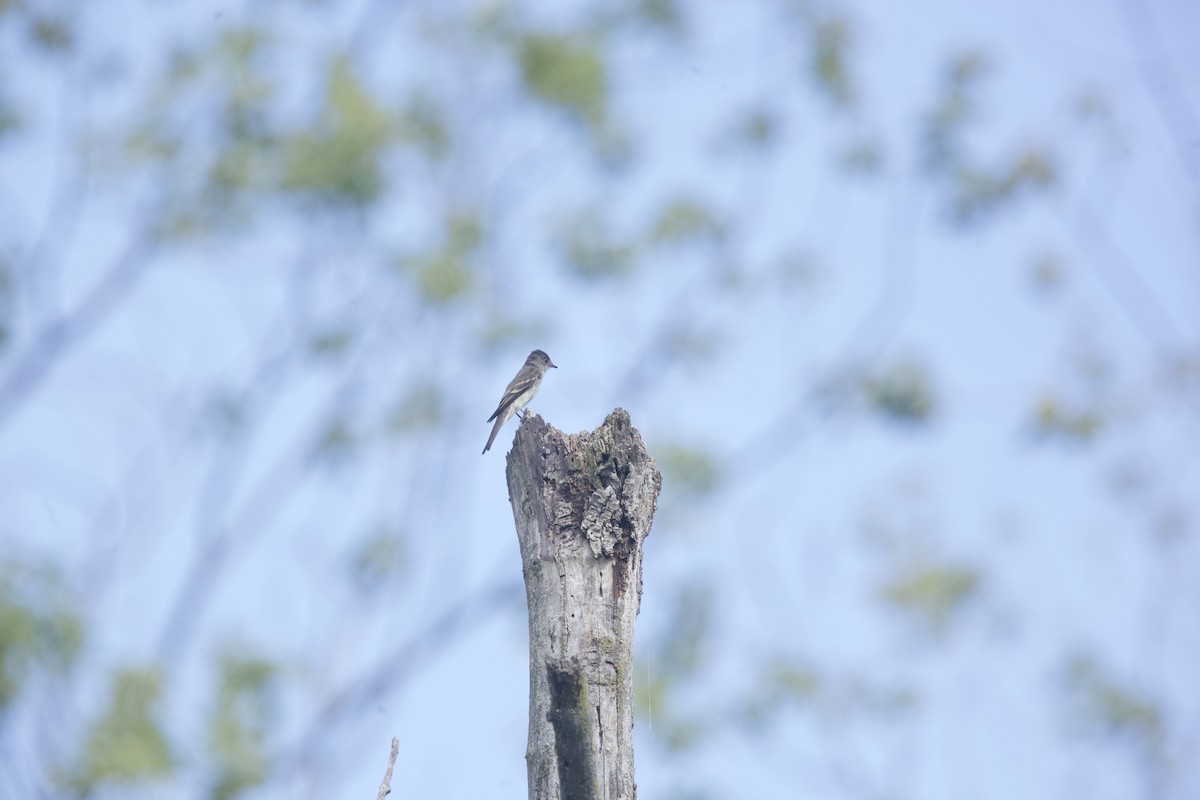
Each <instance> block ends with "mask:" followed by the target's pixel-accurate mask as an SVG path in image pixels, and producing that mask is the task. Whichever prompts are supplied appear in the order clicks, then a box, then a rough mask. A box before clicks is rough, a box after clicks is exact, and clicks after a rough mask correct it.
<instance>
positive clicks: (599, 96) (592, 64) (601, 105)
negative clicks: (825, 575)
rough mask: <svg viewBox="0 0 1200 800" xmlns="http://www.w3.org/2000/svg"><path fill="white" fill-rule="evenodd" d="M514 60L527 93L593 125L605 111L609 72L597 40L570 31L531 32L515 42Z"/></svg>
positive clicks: (601, 121) (597, 124)
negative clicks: (565, 32)
mask: <svg viewBox="0 0 1200 800" xmlns="http://www.w3.org/2000/svg"><path fill="white" fill-rule="evenodd" d="M517 62H518V64H519V65H520V68H521V75H522V77H523V78H524V80H525V85H526V87H527V88H528V89H529V91H530V93H531V94H532V95H533V96H534V97H536V98H538V99H539V100H541V101H542V102H544V103H547V104H548V105H551V106H555V107H558V108H561V109H562V110H564V111H566V112H567V113H568V114H570V115H571V116H572V117H573V118H575V119H577V120H579V121H580V122H584V123H586V124H587V125H589V126H590V127H592V128H595V129H599V128H601V127H603V125H604V122H605V120H606V117H607V113H608V75H607V67H606V66H605V62H604V54H603V52H602V51H601V48H600V44H599V43H598V42H596V41H594V40H592V39H591V38H590V37H585V36H580V35H571V34H559V35H555V34H550V33H530V34H527V35H525V36H523V37H522V38H521V39H520V41H519V42H518V43H517Z"/></svg>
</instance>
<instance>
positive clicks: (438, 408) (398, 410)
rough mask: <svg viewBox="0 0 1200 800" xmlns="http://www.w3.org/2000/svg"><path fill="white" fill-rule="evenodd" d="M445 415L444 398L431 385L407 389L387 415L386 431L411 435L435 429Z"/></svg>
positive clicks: (440, 392)
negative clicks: (414, 432) (415, 432)
mask: <svg viewBox="0 0 1200 800" xmlns="http://www.w3.org/2000/svg"><path fill="white" fill-rule="evenodd" d="M445 415H446V397H445V394H444V393H443V392H442V390H441V388H440V387H438V386H437V385H435V384H433V383H423V384H418V385H416V386H412V387H409V388H408V389H407V390H406V391H405V392H404V395H403V396H402V397H401V398H400V399H399V400H398V401H397V402H396V404H395V406H394V407H393V409H392V410H391V412H390V413H389V415H388V423H387V427H388V431H389V432H391V433H394V434H404V433H411V432H413V431H419V430H427V429H429V428H434V427H437V425H438V424H439V423H440V422H441V421H442V419H444V417H445Z"/></svg>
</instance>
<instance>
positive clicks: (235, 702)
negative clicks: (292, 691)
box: [208, 650, 277, 800]
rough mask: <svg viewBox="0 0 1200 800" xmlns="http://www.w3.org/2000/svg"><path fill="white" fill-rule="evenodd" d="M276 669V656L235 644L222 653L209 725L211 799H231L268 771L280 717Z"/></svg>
mask: <svg viewBox="0 0 1200 800" xmlns="http://www.w3.org/2000/svg"><path fill="white" fill-rule="evenodd" d="M276 672H277V670H276V667H275V665H274V664H273V663H272V662H270V661H268V660H265V659H260V658H251V657H247V656H245V655H244V654H241V653H235V652H234V651H232V650H230V651H227V652H226V653H225V654H224V655H223V656H222V658H221V664H220V683H219V688H218V693H217V704H216V707H215V708H214V709H213V712H212V715H211V717H210V720H209V730H208V743H209V751H210V752H211V753H212V756H213V762H214V767H215V772H216V779H215V781H214V784H213V789H212V794H211V797H212V798H213V800H231V799H232V798H234V797H236V796H237V795H238V794H240V793H241V792H243V791H245V790H246V789H248V788H251V787H254V786H257V785H259V784H260V783H262V782H263V781H264V780H265V779H266V778H267V776H268V774H269V772H270V762H269V759H268V755H267V747H266V745H267V734H268V733H269V732H270V731H271V730H272V728H273V726H274V723H275V720H276V717H277V709H276V703H275V698H274V693H273V689H274V681H275V676H276Z"/></svg>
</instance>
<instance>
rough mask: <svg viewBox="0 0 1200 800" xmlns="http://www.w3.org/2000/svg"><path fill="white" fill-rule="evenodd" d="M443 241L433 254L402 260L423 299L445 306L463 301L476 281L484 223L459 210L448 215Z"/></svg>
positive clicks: (402, 264)
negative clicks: (475, 258)
mask: <svg viewBox="0 0 1200 800" xmlns="http://www.w3.org/2000/svg"><path fill="white" fill-rule="evenodd" d="M445 225H446V227H445V231H444V235H443V238H442V241H441V242H440V243H439V244H438V245H436V246H435V247H434V248H433V249H432V251H431V252H428V253H423V254H419V255H412V256H406V257H402V258H401V259H400V266H401V268H402V269H404V270H406V271H409V272H411V273H412V274H413V275H414V276H415V278H416V285H417V288H418V289H419V290H420V292H421V296H422V297H423V298H424V299H425V300H427V301H428V302H429V303H431V304H434V305H443V304H446V303H449V302H451V301H453V300H457V299H459V298H461V297H462V296H463V295H464V294H466V293H467V291H468V290H469V289H470V288H471V286H472V284H473V282H474V276H475V265H474V257H475V255H476V253H477V252H478V251H479V248H480V246H481V245H482V244H483V235H484V228H483V220H482V219H481V218H480V217H479V215H478V214H476V213H474V212H471V211H466V210H459V211H457V212H455V213H452V214H450V215H449V217H448V218H447V220H446V223H445Z"/></svg>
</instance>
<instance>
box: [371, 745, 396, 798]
mask: <svg viewBox="0 0 1200 800" xmlns="http://www.w3.org/2000/svg"><path fill="white" fill-rule="evenodd" d="M398 755H400V740H399V739H398V738H397V737H395V736H393V737H392V752H391V755H389V756H388V766H387V772H385V773H383V783H381V784H379V795H378V797H376V799H375V800H383V798H385V797H387V796H388V795H389V794H391V793H392V767H394V766H396V756H398Z"/></svg>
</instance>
